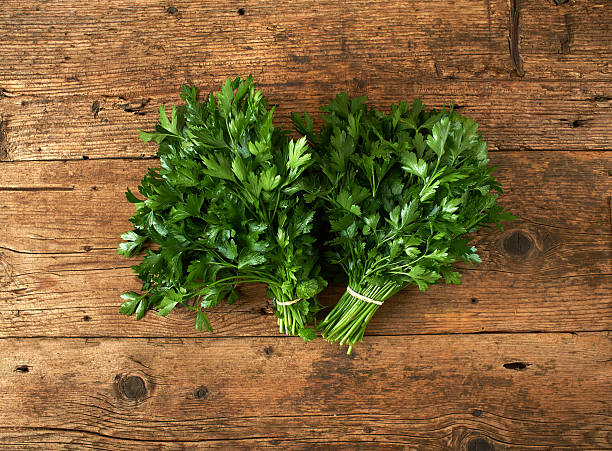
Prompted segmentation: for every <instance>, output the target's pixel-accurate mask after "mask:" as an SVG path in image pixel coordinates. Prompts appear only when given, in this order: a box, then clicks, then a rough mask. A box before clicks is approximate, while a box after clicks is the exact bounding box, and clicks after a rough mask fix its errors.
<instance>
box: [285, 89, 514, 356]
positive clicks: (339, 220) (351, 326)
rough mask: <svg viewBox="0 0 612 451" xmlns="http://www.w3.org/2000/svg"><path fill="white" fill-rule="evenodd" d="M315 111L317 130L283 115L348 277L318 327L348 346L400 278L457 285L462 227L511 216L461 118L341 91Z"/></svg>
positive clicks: (464, 256) (463, 247)
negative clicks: (304, 146)
mask: <svg viewBox="0 0 612 451" xmlns="http://www.w3.org/2000/svg"><path fill="white" fill-rule="evenodd" d="M322 111H323V112H324V113H325V114H324V115H323V122H324V124H323V126H322V127H321V130H320V131H319V132H318V133H315V132H314V130H313V122H312V120H311V119H310V117H309V116H308V115H307V114H305V115H304V116H303V118H302V117H301V116H299V115H297V114H294V115H293V121H294V124H295V126H296V129H297V130H298V132H300V133H301V134H303V135H306V136H307V137H308V139H309V141H310V142H311V143H312V145H313V148H314V150H315V155H316V162H315V165H314V167H313V171H314V172H315V173H316V174H318V177H319V181H318V183H316V184H315V185H313V186H319V187H320V188H319V190H318V191H316V192H313V193H311V194H312V195H315V196H316V197H318V198H319V199H320V200H321V201H322V205H323V207H322V208H323V209H324V214H325V217H326V220H327V221H328V223H329V228H330V230H331V237H330V238H331V239H329V240H328V242H327V246H329V253H328V254H329V258H330V259H331V260H330V261H331V262H332V263H334V264H337V265H339V266H340V267H341V268H342V270H343V271H344V273H345V274H346V276H347V279H348V285H347V289H346V292H345V293H344V294H343V295H342V297H341V298H340V300H339V301H338V303H337V304H336V305H335V307H334V308H333V309H332V310H331V311H330V312H329V313H328V315H327V316H326V317H325V319H324V320H323V321H322V322H321V323H319V325H318V328H319V329H320V331H321V333H322V335H323V337H324V338H326V339H327V340H329V341H334V342H339V344H348V346H349V348H348V352H349V353H350V352H351V350H352V348H353V346H354V345H355V343H356V342H358V341H361V340H362V337H363V334H364V332H365V329H366V326H367V324H368V322H369V321H370V319H371V318H372V316H373V315H374V313H375V312H376V311H377V310H378V308H379V307H380V305H382V303H383V302H384V301H386V300H387V299H389V298H390V297H391V296H393V295H394V294H395V293H397V292H398V291H400V290H401V289H402V288H404V287H406V286H407V285H408V284H415V285H417V286H418V287H419V288H420V289H421V290H425V289H427V287H428V286H429V285H430V284H434V283H436V282H439V281H440V280H441V279H442V278H443V279H444V280H445V281H446V283H454V284H458V283H460V274H459V273H458V272H457V271H456V270H455V269H454V268H453V266H452V265H453V263H455V262H456V261H458V260H464V261H468V262H480V259H479V257H478V255H477V254H476V249H475V248H474V247H473V246H471V245H469V244H468V242H467V239H466V234H468V233H470V232H473V231H475V230H476V229H477V228H478V227H479V226H482V225H485V224H496V225H497V226H498V227H499V224H500V222H501V221H503V220H508V219H512V218H513V217H512V216H511V215H509V214H508V213H507V212H504V211H503V208H502V207H501V206H499V205H498V204H497V196H498V193H502V190H501V187H500V185H499V183H498V182H497V181H496V180H495V179H494V177H492V175H491V173H492V172H493V168H491V167H488V166H487V164H488V162H489V160H488V159H487V151H486V143H485V142H484V141H483V140H482V139H481V137H480V135H479V134H478V132H477V124H476V123H475V122H474V121H472V120H471V119H468V118H465V117H462V116H460V115H459V114H458V113H457V112H455V111H453V110H452V109H450V110H448V109H445V110H442V111H429V112H427V111H424V109H423V106H422V104H421V102H420V101H419V100H416V101H415V102H414V103H413V105H412V107H410V105H409V104H408V103H404V102H400V103H399V104H398V105H392V107H391V111H390V113H389V114H383V113H380V112H378V111H376V110H373V109H371V108H368V107H367V106H366V104H365V98H363V97H362V98H350V97H348V96H347V95H346V94H345V93H342V94H340V95H338V96H337V97H336V98H335V100H333V101H332V102H331V103H330V104H329V105H327V106H325V107H323V108H322Z"/></svg>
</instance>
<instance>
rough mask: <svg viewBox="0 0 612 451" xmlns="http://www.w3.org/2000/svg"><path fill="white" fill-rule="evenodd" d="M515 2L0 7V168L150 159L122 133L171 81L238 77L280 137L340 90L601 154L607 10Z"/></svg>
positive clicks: (605, 141) (174, 84) (607, 115)
mask: <svg viewBox="0 0 612 451" xmlns="http://www.w3.org/2000/svg"><path fill="white" fill-rule="evenodd" d="M523 3H526V2H521V5H520V6H519V12H520V16H519V17H520V21H519V22H518V24H517V25H514V24H513V22H512V21H509V20H508V14H509V13H510V6H509V3H508V2H507V1H506V0H487V1H468V0H461V1H457V2H452V3H449V2H444V1H434V2H430V1H416V2H411V3H410V5H409V6H407V5H405V4H404V3H402V2H389V3H382V2H367V1H356V0H355V1H353V0H351V1H346V2H342V3H338V2H332V1H325V2H316V4H313V3H311V2H305V1H302V2H261V3H252V4H240V3H233V2H230V3H226V2H219V1H213V2H205V3H193V2H176V4H174V5H173V6H172V7H173V8H174V9H170V11H172V12H168V11H169V9H168V8H169V7H168V6H167V5H166V4H160V3H158V2H151V1H142V0H141V1H137V2H130V3H129V5H126V4H125V2H115V1H111V2H106V4H105V6H104V7H99V6H98V5H94V4H91V3H88V2H79V3H78V4H74V2H66V1H52V2H45V3H44V4H38V3H37V2H16V1H14V0H11V1H8V2H6V6H5V8H4V11H5V12H6V13H5V14H3V15H2V16H0V30H2V31H0V39H2V40H3V42H4V44H3V46H2V56H3V64H2V66H0V130H2V134H1V135H0V136H2V138H0V160H6V161H16V160H40V159H78V158H81V157H82V156H83V155H85V156H87V157H89V158H107V157H138V156H141V155H151V154H152V153H154V148H153V147H151V146H146V145H145V144H143V143H139V142H138V140H137V139H136V135H137V132H136V130H137V129H139V128H143V129H151V128H152V127H153V125H154V123H155V121H156V112H155V111H156V108H157V106H158V105H159V104H162V103H164V104H168V103H175V102H177V101H178V100H179V97H178V93H179V87H180V85H181V84H182V83H193V84H195V85H196V86H198V87H199V88H200V89H201V90H202V91H203V92H208V91H210V90H213V89H217V88H218V86H219V85H220V83H221V81H222V80H223V79H224V78H225V77H227V76H230V75H246V74H248V73H253V74H254V75H255V76H256V78H257V80H258V81H259V82H260V84H261V87H262V88H263V89H264V91H265V93H266V94H267V95H268V96H269V97H270V99H271V101H272V102H273V103H277V104H279V108H278V110H277V119H278V123H279V124H280V125H283V126H288V125H289V120H288V119H289V112H290V111H308V112H310V113H316V111H317V108H318V106H319V105H321V104H323V103H324V102H327V101H329V99H330V97H331V96H332V95H333V93H335V92H338V91H340V90H348V91H349V92H350V93H352V94H355V95H357V94H367V95H368V96H369V98H370V99H371V102H372V104H374V105H376V106H377V107H379V108H388V106H389V104H390V103H391V102H395V101H397V100H398V99H401V98H408V99H412V98H414V97H422V98H423V99H424V101H425V102H426V103H427V104H429V105H430V106H436V107H439V106H441V105H442V104H443V103H445V102H446V103H447V104H448V103H450V102H453V101H454V102H456V103H457V104H458V105H459V106H460V107H462V108H463V110H462V111H463V112H464V113H465V114H469V115H471V116H473V117H474V119H475V120H476V121H478V122H479V123H480V124H481V125H482V129H483V133H484V136H485V138H486V139H487V140H489V141H490V143H491V145H492V147H493V148H498V149H520V148H522V149H535V150H540V149H546V150H551V149H559V148H564V149H567V150H585V149H602V150H603V149H611V148H612V140H611V135H612V91H610V81H611V80H612V69H611V67H610V64H611V63H610V61H612V41H611V40H610V39H609V36H610V34H611V33H612V31H611V25H610V24H611V23H612V20H611V19H612V6H611V4H610V3H609V2H608V1H607V0H599V1H587V0H583V1H577V0H573V1H572V2H570V3H569V4H565V5H559V6H557V5H555V4H554V3H553V2H552V1H549V2H529V3H531V4H529V5H527V4H525V5H523ZM239 8H243V11H244V14H243V15H240V14H238V13H237V11H238V9H239ZM175 10H176V11H175ZM542 21H544V22H542ZM519 37H520V38H519ZM509 40H510V41H511V43H514V45H510V46H509V44H508V42H509ZM509 47H510V48H513V49H514V53H513V54H512V55H511V54H510V52H509V51H508V48H509ZM517 61H520V65H521V68H520V70H519V71H518V72H517V70H516V65H517ZM519 75H520V76H519Z"/></svg>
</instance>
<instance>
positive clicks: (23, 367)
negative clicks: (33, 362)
mask: <svg viewBox="0 0 612 451" xmlns="http://www.w3.org/2000/svg"><path fill="white" fill-rule="evenodd" d="M15 371H16V372H18V373H29V372H30V367H29V366H28V365H19V366H18V367H16V368H15Z"/></svg>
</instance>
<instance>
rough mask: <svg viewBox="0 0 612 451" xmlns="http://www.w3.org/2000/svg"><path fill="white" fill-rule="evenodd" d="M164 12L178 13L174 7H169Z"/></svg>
mask: <svg viewBox="0 0 612 451" xmlns="http://www.w3.org/2000/svg"><path fill="white" fill-rule="evenodd" d="M166 12H167V13H168V14H176V13H178V8H177V7H176V6H169V7H168V9H166Z"/></svg>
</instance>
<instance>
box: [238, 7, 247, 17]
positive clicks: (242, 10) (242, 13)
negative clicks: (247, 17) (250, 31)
mask: <svg viewBox="0 0 612 451" xmlns="http://www.w3.org/2000/svg"><path fill="white" fill-rule="evenodd" d="M244 13H245V11H244V8H238V15H239V16H244Z"/></svg>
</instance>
